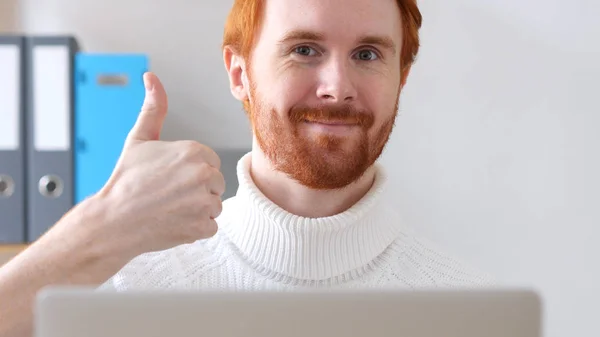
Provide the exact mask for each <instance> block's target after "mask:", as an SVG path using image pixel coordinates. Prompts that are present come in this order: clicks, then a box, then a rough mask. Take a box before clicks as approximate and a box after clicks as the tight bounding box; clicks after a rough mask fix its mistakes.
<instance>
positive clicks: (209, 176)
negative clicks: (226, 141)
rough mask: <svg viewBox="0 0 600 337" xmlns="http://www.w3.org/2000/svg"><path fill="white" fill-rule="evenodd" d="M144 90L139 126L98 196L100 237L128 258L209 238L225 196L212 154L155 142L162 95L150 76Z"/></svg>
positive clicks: (184, 144) (189, 144)
mask: <svg viewBox="0 0 600 337" xmlns="http://www.w3.org/2000/svg"><path fill="white" fill-rule="evenodd" d="M144 84H145V87H146V97H145V100H144V104H143V107H142V109H141V112H140V114H139V117H138V120H137V122H136V124H135V125H134V127H133V128H132V130H131V131H130V133H129V135H128V137H127V139H126V141H125V144H124V148H123V151H122V153H121V156H120V158H119V161H118V162H117V165H116V166H115V169H114V171H113V173H112V175H111V177H110V178H109V180H108V181H107V183H106V184H105V186H104V187H103V188H102V189H101V190H100V191H99V192H98V197H100V198H102V199H103V200H104V201H105V202H104V203H103V204H105V205H110V206H109V207H108V209H107V212H106V217H107V218H108V219H107V221H105V223H106V224H108V225H105V226H102V227H103V228H102V230H101V234H102V235H100V236H102V237H110V238H111V240H121V241H122V245H120V246H121V247H130V249H132V250H134V251H130V252H128V253H131V254H133V255H139V254H142V253H145V252H150V251H158V250H164V249H168V248H171V247H174V246H176V245H180V244H184V243H191V242H194V241H196V240H199V239H204V238H208V237H211V236H212V235H214V234H215V233H216V231H217V223H216V222H215V220H214V219H215V218H216V217H217V216H218V215H219V214H220V213H221V209H222V204H221V196H222V195H223V193H224V191H225V181H224V177H223V175H222V174H221V172H220V165H221V164H220V159H219V157H218V155H217V154H216V153H215V152H214V151H213V150H212V149H210V148H208V147H206V146H204V145H202V144H200V143H198V142H195V141H176V142H165V141H160V140H159V137H160V133H161V129H162V126H163V122H164V120H165V117H166V115H167V110H168V102H167V93H166V92H165V89H164V87H163V85H162V84H161V82H160V81H159V79H158V78H157V77H156V76H155V75H154V74H152V73H146V74H144ZM95 230H96V231H98V230H99V229H95Z"/></svg>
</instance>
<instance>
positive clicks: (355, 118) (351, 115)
mask: <svg viewBox="0 0 600 337" xmlns="http://www.w3.org/2000/svg"><path fill="white" fill-rule="evenodd" d="M289 117H290V120H291V122H292V123H294V124H297V123H303V122H339V123H344V124H355V125H359V126H361V127H364V128H370V127H371V126H373V123H374V122H375V117H374V115H373V113H372V112H370V111H368V110H361V109H357V108H355V107H354V106H351V105H344V106H333V105H322V106H316V107H309V106H296V107H293V108H292V109H291V110H290V113H289Z"/></svg>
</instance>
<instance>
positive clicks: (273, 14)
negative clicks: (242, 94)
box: [247, 0, 402, 189]
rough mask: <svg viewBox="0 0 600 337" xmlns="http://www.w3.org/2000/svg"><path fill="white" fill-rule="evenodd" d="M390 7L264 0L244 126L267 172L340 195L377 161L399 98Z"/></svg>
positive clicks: (373, 1) (355, 0)
mask: <svg viewBox="0 0 600 337" xmlns="http://www.w3.org/2000/svg"><path fill="white" fill-rule="evenodd" d="M401 47H402V23H401V16H400V11H399V8H398V5H397V3H396V1H395V0H370V1H363V0H303V1H297V0H276V1H275V0H270V1H267V3H266V8H265V15H264V20H263V26H262V29H261V31H260V34H259V35H258V36H257V40H256V45H255V48H254V50H253V52H252V54H251V57H250V60H249V61H250V62H249V67H248V69H247V70H248V73H247V76H248V87H249V93H248V100H249V106H250V111H249V114H250V117H251V121H252V126H253V130H254V134H255V137H256V139H257V142H258V144H259V146H260V147H261V149H262V150H263V152H264V153H265V154H266V156H267V158H268V159H269V160H270V161H271V163H272V164H273V166H274V167H275V168H276V169H277V170H279V171H282V172H284V173H286V174H288V175H289V176H290V177H292V178H293V179H295V180H297V181H298V182H300V183H301V184H303V185H306V186H308V187H310V188H316V189H335V188H342V187H345V186H347V185H348V184H350V183H352V182H354V181H356V180H357V179H358V178H360V177H361V176H362V174H363V173H364V172H365V171H366V170H367V169H368V168H369V167H370V166H371V165H372V164H373V163H374V162H375V160H376V159H377V158H378V157H379V155H380V154H381V152H382V150H383V148H384V146H385V144H386V143H387V140H388V138H389V135H390V133H391V131H392V128H393V125H394V121H395V117H396V114H397V110H398V96H399V93H400V89H401V82H402V78H401V74H400V52H401Z"/></svg>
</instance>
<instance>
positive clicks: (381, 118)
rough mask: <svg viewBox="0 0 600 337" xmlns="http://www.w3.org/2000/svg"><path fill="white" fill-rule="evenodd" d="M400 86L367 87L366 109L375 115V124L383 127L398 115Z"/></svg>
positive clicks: (365, 94) (364, 89)
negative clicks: (397, 106) (383, 124)
mask: <svg viewBox="0 0 600 337" xmlns="http://www.w3.org/2000/svg"><path fill="white" fill-rule="evenodd" d="M398 88H399V84H392V83H389V82H387V83H381V84H375V83H374V82H371V85H369V86H365V87H364V88H363V90H362V92H363V93H364V96H363V97H364V102H366V107H367V108H368V109H369V110H370V111H372V112H373V113H374V114H375V124H376V125H378V126H379V125H381V124H382V123H385V122H386V121H387V120H389V119H390V118H391V117H392V116H393V115H394V114H396V105H397V102H398Z"/></svg>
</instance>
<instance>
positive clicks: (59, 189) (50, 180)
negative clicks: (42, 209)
mask: <svg viewBox="0 0 600 337" xmlns="http://www.w3.org/2000/svg"><path fill="white" fill-rule="evenodd" d="M38 190H39V191H40V194H41V195H43V196H44V197H46V198H58V197H60V196H61V195H62V193H63V190H64V185H63V182H62V180H61V179H60V178H59V177H57V176H54V175H45V176H43V177H42V178H41V179H40V181H39V184H38Z"/></svg>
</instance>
